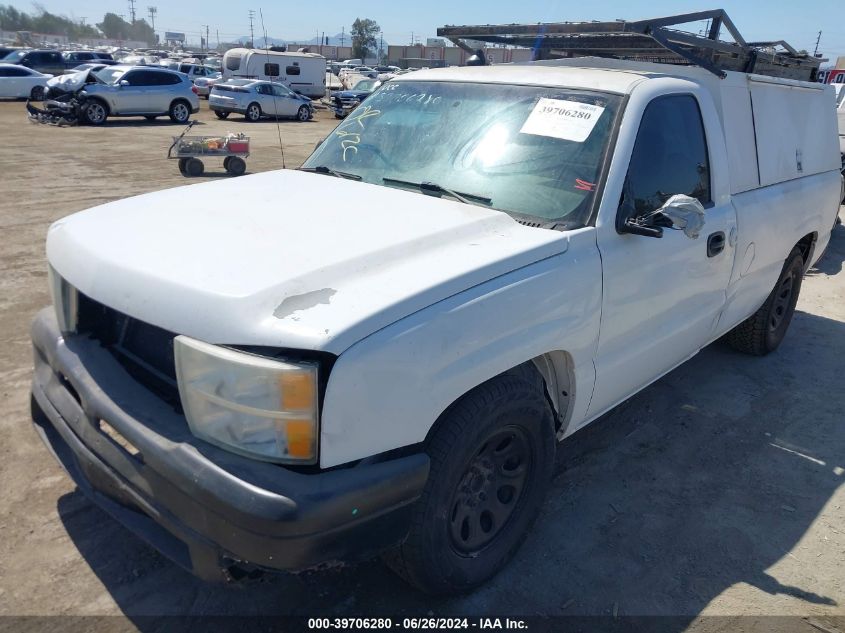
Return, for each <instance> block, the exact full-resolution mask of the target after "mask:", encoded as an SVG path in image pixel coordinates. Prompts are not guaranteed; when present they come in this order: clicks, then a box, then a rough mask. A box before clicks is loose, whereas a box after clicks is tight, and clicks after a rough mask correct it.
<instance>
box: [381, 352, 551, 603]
mask: <svg viewBox="0 0 845 633" xmlns="http://www.w3.org/2000/svg"><path fill="white" fill-rule="evenodd" d="M426 452H427V453H428V455H429V457H430V458H431V469H430V471H429V477H428V481H427V482H426V485H425V488H424V490H423V493H422V496H421V497H420V499H419V500H418V501H417V503H416V505H415V507H414V510H413V515H412V519H411V528H410V531H409V533H408V538H407V539H406V540H405V542H404V543H403V544H402V545H401V546H399V547H398V548H397V549H396V550H393V551H391V552H388V553H386V554H385V561H386V562H387V564H388V565H389V566H390V567H391V568H392V569H393V570H394V571H395V572H396V573H397V574H399V575H400V576H402V578H404V579H405V580H407V581H408V582H409V583H411V584H412V585H414V586H415V587H417V588H419V589H421V590H423V591H425V592H427V593H433V594H446V593H456V592H464V591H468V590H470V589H473V588H475V587H477V586H478V585H480V584H482V583H483V582H485V581H486V580H488V579H489V578H491V577H492V576H493V575H495V574H496V573H497V572H498V571H499V570H500V569H501V568H502V567H503V566H504V565H505V563H507V562H508V560H509V559H510V558H511V556H513V554H514V553H515V552H516V550H517V549H518V548H519V546H520V544H521V543H522V541H523V540H524V539H525V536H526V535H527V533H528V530H529V528H530V527H531V525H532V523H533V522H534V520H535V519H536V517H537V513H538V511H539V509H540V506H541V505H542V502H543V498H544V497H545V494H546V491H547V489H548V484H549V480H550V479H551V474H552V470H553V467H554V455H555V431H554V418H553V415H552V411H551V408H550V406H549V404H548V401H547V399H546V395H545V391H544V386H543V382H542V379H541V378H540V377H539V375H538V374H537V372H536V371H535V370H534V369H533V367H530V366H521V367H518V368H516V369H514V370H512V371H509V372H507V373H505V374H502V375H501V376H497V377H496V378H493V379H492V380H489V381H487V382H486V383H484V384H482V385H480V386H479V387H477V388H475V389H473V390H472V391H470V392H469V393H468V394H467V395H465V396H464V397H463V398H461V399H460V400H459V401H458V402H457V403H456V404H454V405H453V406H452V407H450V409H449V410H448V411H447V412H446V413H444V414H443V416H442V417H441V419H440V420H438V422H437V424H436V426H435V428H434V430H433V431H432V433H431V434H430V436H429V439H428V440H427V441H426Z"/></svg>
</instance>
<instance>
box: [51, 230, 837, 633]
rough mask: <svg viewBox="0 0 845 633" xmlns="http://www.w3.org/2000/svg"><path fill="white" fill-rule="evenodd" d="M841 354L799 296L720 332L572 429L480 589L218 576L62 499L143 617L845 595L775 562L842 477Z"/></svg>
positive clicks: (329, 575) (655, 608)
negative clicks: (755, 322) (746, 593)
mask: <svg viewBox="0 0 845 633" xmlns="http://www.w3.org/2000/svg"><path fill="white" fill-rule="evenodd" d="M837 231H839V232H840V233H842V232H843V231H845V229H842V228H838V229H837ZM837 241H838V242H841V241H842V240H837ZM834 246H835V247H836V249H838V250H835V251H833V252H831V253H829V254H828V257H833V258H834V259H835V260H836V262H837V263H838V264H839V265H840V266H841V261H842V259H843V257H842V249H843V245H842V244H838V243H837V244H835V245H834ZM843 355H845V324H843V323H841V322H838V321H835V320H831V319H826V318H822V317H818V316H814V315H811V314H807V313H803V312H798V313H796V315H795V319H794V321H793V324H792V328H791V330H790V332H789V334H788V336H787V339H786V340H785V342H784V344H783V345H782V346H781V348H780V349H779V350H778V351H777V352H776V353H775V354H773V355H771V356H769V357H766V358H752V357H747V356H743V355H741V354H738V353H736V352H733V351H732V350H730V349H729V348H727V347H726V346H724V345H722V344H721V343H716V344H714V345H712V346H710V347H709V348H707V349H705V350H704V351H703V352H702V353H701V354H699V355H698V356H696V357H695V358H693V359H692V360H691V361H689V362H688V363H686V364H685V365H683V366H682V367H680V368H678V369H677V370H675V371H673V372H672V373H671V374H669V375H668V376H666V377H665V378H663V379H661V380H660V381H658V382H657V383H655V384H654V385H652V386H651V387H649V388H647V389H646V390H644V391H643V392H641V393H640V394H638V395H637V396H635V397H634V398H631V399H630V400H628V401H627V402H625V403H624V404H622V405H620V406H619V407H617V408H616V409H614V410H613V411H612V412H610V413H609V414H607V415H605V416H604V417H603V418H601V419H600V420H598V421H597V422H596V423H594V424H593V425H591V426H590V427H588V428H587V429H584V430H583V431H581V432H579V433H577V434H576V435H574V436H573V437H571V438H569V439H567V440H566V441H565V442H564V443H563V444H561V445H560V447H559V450H558V466H557V474H556V477H555V479H554V482H553V485H552V488H551V491H550V494H549V498H548V501H547V503H546V505H545V507H544V510H543V512H542V514H541V516H540V518H539V520H538V522H537V524H536V526H535V527H534V529H533V531H532V533H531V535H530V537H529V539H528V540H527V542H526V543H525V545H524V546H523V547H522V548H521V549H520V550H519V552H518V553H517V555H516V557H515V559H514V560H513V561H512V562H511V564H510V565H509V566H508V567H507V568H506V569H505V570H504V571H503V572H502V573H500V574H499V575H498V576H497V577H496V578H494V579H493V580H492V581H491V582H490V583H489V584H488V585H486V586H485V587H483V588H481V589H480V590H478V591H476V592H475V593H473V594H471V595H467V596H456V597H448V598H437V599H434V598H430V597H427V596H423V595H421V594H419V593H417V592H415V591H414V590H413V589H411V588H409V587H408V586H406V585H405V584H404V583H402V582H401V581H399V580H398V579H397V578H396V577H394V576H393V575H392V574H391V573H390V572H389V571H388V570H387V569H386V568H385V567H384V566H383V565H382V564H381V563H380V562H378V561H373V562H369V563H364V564H359V565H352V566H347V567H342V568H337V569H333V570H329V571H323V572H314V573H307V574H302V575H297V576H292V575H278V576H271V577H265V578H264V579H262V580H260V581H255V582H250V583H248V584H242V585H234V586H220V585H208V584H204V583H202V582H200V581H198V580H196V579H194V578H193V577H191V576H190V575H188V574H187V573H185V572H183V571H182V570H180V569H179V568H177V567H176V566H175V565H173V564H171V563H170V562H169V561H167V560H166V559H164V558H163V557H161V556H159V555H158V554H157V553H156V552H154V551H153V550H151V549H149V548H148V547H147V546H146V545H144V544H143V543H142V542H141V541H140V540H138V539H137V538H135V537H134V536H132V535H131V534H130V533H129V532H127V531H125V530H124V529H123V528H122V527H121V526H119V525H118V524H117V523H116V522H114V521H113V520H111V519H110V518H109V517H108V516H107V515H105V514H104V513H102V512H101V511H100V510H98V509H97V508H95V507H94V506H92V505H91V504H90V503H89V502H88V501H87V500H86V499H85V498H84V497H82V495H81V494H80V493H78V492H77V493H73V494H69V495H66V496H64V497H62V498H61V499H60V500H59V503H58V510H59V514H60V516H61V519H62V521H63V523H64V525H65V527H66V529H67V532H68V533H69V535H70V537H71V538H72V539H73V541H74V543H75V544H76V546H77V548H78V549H79V551H80V552H81V553H82V555H83V556H84V557H85V559H86V561H87V563H88V564H89V565H90V566H91V568H92V569H93V571H94V572H95V573H96V574H97V576H98V577H99V579H100V580H101V581H102V583H103V584H104V585H105V587H106V588H107V589H108V591H109V592H110V593H111V595H112V597H113V598H114V600H115V601H116V603H117V604H118V606H119V607H120V608H121V609H122V611H123V612H124V613H125V614H126V615H127V616H129V617H130V618H136V620H135V624H136V625H138V626H139V628H141V629H149V628H151V626H152V622H154V621H155V618H153V619H152V620H150V619H147V618H142V617H139V616H145V615H146V616H151V615H152V616H158V615H212V614H229V615H251V614H255V615H259V614H260V615H281V614H291V615H304V616H314V615H342V616H349V615H355V614H358V615H364V616H374V615H376V614H391V615H393V616H401V615H409V616H424V615H426V614H427V613H429V611H431V612H433V613H434V614H436V615H457V614H465V615H486V614H509V615H518V614H519V615H532V614H541V615H602V614H611V613H614V611H615V612H618V614H619V615H620V616H623V615H643V614H658V615H676V616H677V615H683V616H689V617H693V616H695V615H697V614H699V613H700V612H701V611H702V610H703V609H704V608H705V607H706V606H707V604H708V603H709V602H710V601H711V600H713V599H714V598H715V597H717V596H719V595H720V594H721V593H722V592H724V591H725V590H726V589H728V588H729V587H731V586H732V585H735V584H736V583H747V584H749V585H753V586H754V587H756V588H757V589H759V590H760V591H761V592H765V593H766V594H769V595H771V596H778V595H784V596H790V597H792V598H794V599H797V600H800V601H802V602H803V603H805V604H806V606H807V610H808V611H809V610H810V609H811V608H816V609H817V608H818V607H820V606H824V605H827V606H837V605H839V606H841V602H842V596H841V595H839V596H836V595H827V594H825V593H823V592H822V593H818V592H817V591H819V589H818V588H815V589H816V591H814V590H813V589H814V588H812V587H802V586H791V585H787V584H783V583H781V582H779V581H778V580H777V578H775V577H774V576H773V575H772V573H770V568H771V567H772V566H773V565H774V564H775V563H777V562H778V561H780V560H781V559H783V558H784V557H787V556H792V554H791V551H792V550H793V549H794V548H796V544H797V543H798V542H799V540H800V539H801V538H802V537H803V536H804V535H805V533H806V532H807V530H808V528H809V527H810V526H811V525H812V524H813V522H814V520H815V519H816V517H817V516H818V515H819V513H820V512H821V510H822V508H823V507H824V506H825V504H826V503H827V502H828V500H829V499H830V498H831V496H832V495H833V494H834V492H835V491H836V489H837V488H838V487H839V486H840V485H841V484H842V482H843V476H842V472H843V470H842V467H845V456H843V453H842V450H841V447H842V446H845V425H843V424H842V423H841V421H842V413H841V412H842V411H843V410H845V392H843V390H842V389H841V386H842V384H841V359H842V357H843ZM807 555H808V556H810V554H807ZM813 555H816V554H813ZM821 555H822V554H818V556H821ZM807 563H808V564H810V565H811V564H812V560H810V561H807ZM828 590H830V591H838V590H839V589H838V587H830V586H828ZM798 611H799V612H800V607H799V608H798ZM793 612H795V609H793ZM685 622H687V620H684V619H682V620H681V621H680V624H679V625H678V626H679V630H681V629H682V628H683V627H684V623H685ZM153 628H154V627H153Z"/></svg>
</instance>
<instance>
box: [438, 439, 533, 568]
mask: <svg viewBox="0 0 845 633" xmlns="http://www.w3.org/2000/svg"><path fill="white" fill-rule="evenodd" d="M531 467H532V452H531V444H530V442H529V440H528V436H527V435H526V432H525V430H524V429H523V428H522V427H519V426H507V427H505V428H502V429H498V430H496V431H494V432H493V433H492V434H491V435H490V436H489V437H488V438H487V439H486V440H485V441H484V443H483V444H482V445H481V448H479V449H478V452H477V453H476V454H475V456H474V457H473V458H472V459H471V460H470V463H469V465H468V467H467V469H466V472H464V475H463V477H461V480H460V481H459V482H458V485H457V486H456V488H455V493H454V496H453V498H452V501H451V503H450V504H449V505H450V506H451V508H452V509H451V512H450V514H449V535H450V537H451V539H452V547H454V548H455V551H456V552H458V553H459V554H461V555H463V556H477V555H478V554H479V553H481V552H482V551H483V550H484V548H485V547H486V546H487V545H489V544H490V543H491V542H492V541H493V540H494V539H495V538H496V536H498V535H499V533H500V532H501V531H502V528H504V527H505V525H507V522H508V520H510V518H511V516H512V515H513V513H514V511H515V510H516V508H517V507H518V506H519V502H520V500H521V499H522V493H523V491H524V490H525V482H526V481H527V479H528V476H529V474H530V470H531Z"/></svg>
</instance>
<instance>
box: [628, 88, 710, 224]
mask: <svg viewBox="0 0 845 633" xmlns="http://www.w3.org/2000/svg"><path fill="white" fill-rule="evenodd" d="M676 194H684V195H687V196H690V197H692V198H697V199H698V201H699V202H701V204H703V205H706V204H707V203H709V202H710V161H709V157H708V154H707V140H706V137H705V134H704V124H703V122H702V119H701V110H700V109H699V107H698V102H697V101H696V100H695V97H693V96H692V95H671V96H667V97H658V98H657V99H655V100H654V101H652V102H651V103H650V104H649V105H648V107H647V108H646V110H645V112H644V113H643V118H642V121H641V122H640V129H639V132H637V140H636V142H635V143H634V151H633V152H632V154H631V162H630V165H629V166H628V176H627V177H626V179H625V191H624V193H623V198H627V200H626V201H625V202H626V203H627V204H626V205H625V206H626V207H627V210H628V213H627V215H628V217H638V216H641V215H644V214H646V213H649V212H651V211H654V210H655V209H659V208H660V207H662V206H663V204H664V203H665V202H666V201H667V200H668V199H669V198H671V197H672V196H674V195H676Z"/></svg>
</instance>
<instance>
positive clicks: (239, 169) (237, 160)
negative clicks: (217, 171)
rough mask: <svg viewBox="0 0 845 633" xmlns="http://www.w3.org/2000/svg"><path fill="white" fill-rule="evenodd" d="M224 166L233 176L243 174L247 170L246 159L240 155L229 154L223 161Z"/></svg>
mask: <svg viewBox="0 0 845 633" xmlns="http://www.w3.org/2000/svg"><path fill="white" fill-rule="evenodd" d="M223 167H225V168H226V171H227V172H229V173H230V174H231V175H232V176H242V175H243V174H244V172H245V171H246V161H245V160H244V159H243V158H241V157H240V156H227V157H226V160H225V161H223Z"/></svg>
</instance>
